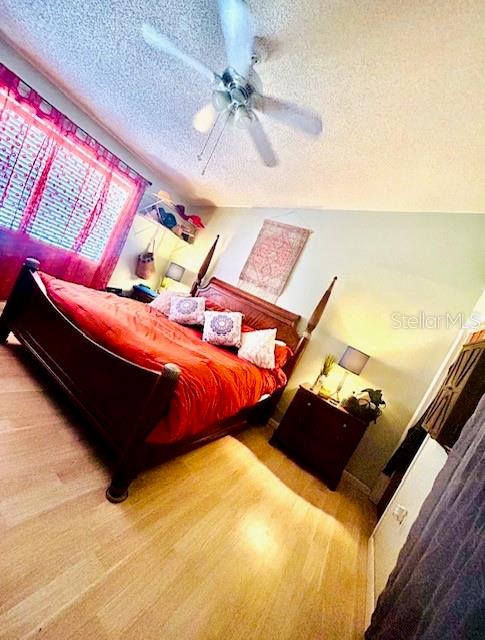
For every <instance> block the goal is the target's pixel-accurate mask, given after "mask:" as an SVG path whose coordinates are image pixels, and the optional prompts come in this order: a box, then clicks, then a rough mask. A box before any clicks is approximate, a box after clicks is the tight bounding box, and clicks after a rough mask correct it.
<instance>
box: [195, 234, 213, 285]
mask: <svg viewBox="0 0 485 640" xmlns="http://www.w3.org/2000/svg"><path fill="white" fill-rule="evenodd" d="M218 241H219V234H217V236H216V239H215V240H214V242H213V244H212V247H211V248H210V249H209V252H208V253H207V255H206V257H205V259H204V262H203V263H202V264H201V266H200V269H199V273H198V274H197V278H196V279H195V281H194V284H193V285H192V288H191V290H190V295H191V296H194V295H195V294H196V292H197V289H198V288H199V287H200V285H201V282H202V280H203V278H204V276H205V274H206V273H207V270H208V269H209V265H210V263H211V260H212V256H213V255H214V251H215V250H216V246H217V243H218Z"/></svg>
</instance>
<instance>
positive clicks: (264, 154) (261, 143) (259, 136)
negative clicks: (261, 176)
mask: <svg viewBox="0 0 485 640" xmlns="http://www.w3.org/2000/svg"><path fill="white" fill-rule="evenodd" d="M247 129H248V132H249V135H250V136H251V139H252V141H253V143H254V146H255V147H256V151H257V152H258V154H259V156H260V158H261V160H262V161H263V163H264V164H265V165H266V166H267V167H276V165H277V164H278V158H277V157H276V155H275V152H274V151H273V147H272V146H271V142H270V141H269V139H268V137H267V135H266V133H265V132H264V129H263V127H262V126H261V123H260V121H259V120H258V118H257V117H256V114H255V113H254V112H253V113H252V120H251V124H250V125H249V126H248V128H247Z"/></svg>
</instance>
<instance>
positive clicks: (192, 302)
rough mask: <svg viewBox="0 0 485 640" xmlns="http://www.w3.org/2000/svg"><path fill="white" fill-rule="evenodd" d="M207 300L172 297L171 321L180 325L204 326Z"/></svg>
mask: <svg viewBox="0 0 485 640" xmlns="http://www.w3.org/2000/svg"><path fill="white" fill-rule="evenodd" d="M204 311H205V298H202V297H199V298H190V297H186V296H185V297H184V296H172V299H171V301H170V314H169V316H168V319H169V320H173V321H174V322H178V323H179V324H204Z"/></svg>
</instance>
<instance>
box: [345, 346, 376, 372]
mask: <svg viewBox="0 0 485 640" xmlns="http://www.w3.org/2000/svg"><path fill="white" fill-rule="evenodd" d="M369 357H370V356H368V355H367V354H366V353H364V352H363V351H359V349H354V347H347V348H346V349H345V351H344V353H343V355H342V357H341V358H340V360H339V361H338V363H339V365H340V366H341V367H343V368H344V369H346V370H347V371H350V372H351V373H355V374H356V375H357V376H358V375H359V374H360V372H361V371H362V369H363V368H364V367H365V365H366V364H367V360H368V359H369Z"/></svg>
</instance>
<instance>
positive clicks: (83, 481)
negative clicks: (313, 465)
mask: <svg viewBox="0 0 485 640" xmlns="http://www.w3.org/2000/svg"><path fill="white" fill-rule="evenodd" d="M10 342H12V340H11V339H10ZM20 351H21V347H20V346H18V345H15V344H9V345H8V346H7V347H0V637H1V638H3V639H19V638H31V637H32V638H33V637H35V638H48V639H49V640H51V639H57V638H59V639H61V638H62V640H68V639H69V638H79V639H80V638H82V639H83V640H88V639H93V640H94V639H95V640H104V639H108V638H109V639H113V638H123V639H128V640H130V639H139V640H150V639H152V638H153V639H155V638H156V639H157V640H160V639H161V640H169V639H172V638H176V639H177V640H179V639H182V638H183V639H184V640H191V639H195V638H197V639H204V640H205V639H209V638H210V639H219V638H220V639H224V640H226V639H231V638H241V639H242V638H244V639H247V640H253V639H263V640H270V639H278V640H283V639H285V638H291V639H293V638H294V639H298V640H300V639H306V638H308V639H312V640H314V639H317V638H318V639H322V640H334V639H335V640H346V639H350V638H361V637H362V633H363V626H364V615H365V579H366V560H367V540H368V537H369V535H370V533H371V530H372V527H373V524H374V514H373V509H372V507H371V505H370V503H369V502H368V501H367V500H366V498H365V497H363V496H362V495H360V494H359V493H358V492H357V491H356V490H355V489H354V488H353V487H352V486H350V485H348V484H347V485H346V484H345V481H344V483H343V485H342V487H341V489H339V491H338V492H336V493H332V492H331V491H329V490H328V489H326V487H325V486H324V485H323V484H321V483H320V482H319V481H318V480H316V479H315V478H313V477H312V476H311V475H309V474H307V473H305V472H304V471H302V470H300V469H299V468H298V467H297V466H295V465H294V464H293V463H292V462H290V461H289V460H287V459H286V458H285V457H284V456H283V454H281V453H280V452H278V451H277V450H275V449H273V448H272V447H270V446H269V445H268V443H267V439H268V435H269V433H270V430H269V428H264V429H252V430H250V431H247V432H245V433H243V434H241V436H240V437H239V439H235V438H230V437H228V438H224V439H223V440H219V441H218V442H215V443H213V444H210V445H208V446H206V447H204V448H201V449H198V450H197V451H194V452H192V453H190V454H188V455H185V456H183V457H182V458H179V459H177V460H174V461H172V462H170V463H168V464H165V465H164V466H161V467H159V468H157V469H155V470H152V471H150V472H148V473H146V474H144V475H143V476H141V477H140V478H139V479H138V480H137V481H136V482H135V483H134V485H133V486H132V489H131V494H130V497H129V499H128V500H127V501H126V502H124V503H123V504H121V505H113V504H110V503H109V502H107V501H106V500H105V498H104V489H105V487H106V485H107V483H108V474H107V471H106V469H105V467H104V466H103V464H102V463H101V462H100V459H99V457H98V456H97V454H96V453H95V452H94V449H93V447H92V446H91V445H90V444H88V443H87V442H86V441H85V439H84V436H83V433H84V431H83V430H82V429H81V428H80V425H79V424H78V425H77V427H76V422H79V420H78V419H76V417H75V416H74V415H73V414H72V412H71V410H70V409H69V408H68V407H67V406H66V405H65V404H63V403H61V404H59V402H56V401H55V399H54V398H53V395H52V390H51V391H50V392H49V393H46V388H49V387H46V385H45V383H41V382H39V378H38V376H34V375H33V373H32V368H31V366H30V364H29V362H28V361H26V360H25V358H19V357H17V356H18V355H19V352H20ZM16 354H17V355H16ZM120 401H123V399H122V398H120Z"/></svg>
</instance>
